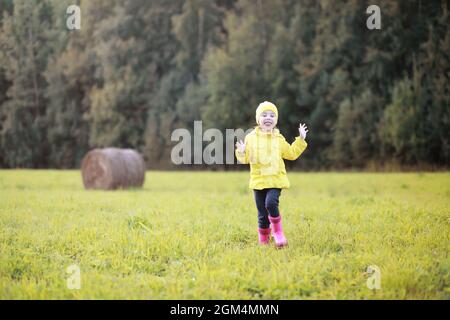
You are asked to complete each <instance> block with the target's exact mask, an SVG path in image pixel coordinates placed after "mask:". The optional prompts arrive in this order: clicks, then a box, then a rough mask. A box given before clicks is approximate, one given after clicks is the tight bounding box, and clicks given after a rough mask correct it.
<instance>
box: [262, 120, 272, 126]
mask: <svg viewBox="0 0 450 320" xmlns="http://www.w3.org/2000/svg"><path fill="white" fill-rule="evenodd" d="M264 125H266V126H270V125H272V121H264Z"/></svg>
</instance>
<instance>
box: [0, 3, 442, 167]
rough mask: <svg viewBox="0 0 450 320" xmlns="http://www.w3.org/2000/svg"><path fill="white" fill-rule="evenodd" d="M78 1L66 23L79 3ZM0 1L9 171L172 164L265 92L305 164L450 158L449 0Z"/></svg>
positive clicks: (0, 122) (4, 150)
mask: <svg viewBox="0 0 450 320" xmlns="http://www.w3.org/2000/svg"><path fill="white" fill-rule="evenodd" d="M74 3H75V4H77V5H79V7H80V9H81V29H80V30H72V31H71V30H68V29H67V26H66V19H67V14H66V8H67V7H68V6H69V5H71V4H74ZM370 4H371V3H370V1H357V0H348V1H327V0H322V1H317V0H270V1H269V0H256V1H251V0H245V1H244V0H242V1H237V0H228V1H227V0H170V1H167V0H151V1H148V0H95V1H84V0H78V1H74V0H72V1H69V0H61V1H56V0H54V1H50V0H40V1H39V0H14V1H12V0H0V167H6V168H16V167H30V168H48V167H51V168H74V167H78V166H79V164H80V161H81V159H82V157H83V156H84V154H85V153H86V152H87V151H88V150H90V149H92V148H95V147H106V146H116V147H124V148H135V149H137V150H139V151H140V152H141V153H142V154H143V155H144V158H145V159H146V162H147V166H148V167H149V168H174V167H175V166H174V165H173V164H172V163H171V161H170V152H171V149H172V147H173V146H174V144H175V143H174V142H173V141H171V139H170V137H171V133H172V132H173V131H174V130H175V129H177V128H187V129H190V130H192V128H193V125H194V121H195V120H201V121H203V126H204V127H205V128H218V129H220V130H224V132H225V129H226V128H244V129H247V128H250V127H251V126H253V125H254V124H255V123H254V122H255V121H254V113H255V109H256V107H257V105H258V104H259V103H260V102H261V101H264V100H269V101H272V102H274V103H275V104H276V105H277V106H278V108H279V117H280V118H279V128H280V130H281V131H282V133H283V134H284V135H285V136H286V138H287V140H288V141H289V140H290V141H292V140H293V138H294V137H295V136H296V135H297V132H298V131H297V128H298V124H299V122H305V123H307V124H308V128H309V129H310V132H309V135H308V143H309V147H308V151H307V152H305V154H304V156H303V161H298V162H296V163H295V164H294V165H295V166H297V167H298V168H303V169H321V168H349V167H357V168H365V167H367V166H370V165H374V164H377V165H378V164H379V165H382V164H389V163H395V164H398V165H422V164H426V165H431V166H443V167H448V166H449V165H450V134H449V133H450V108H449V99H450V95H449V87H450V86H449V77H450V67H449V66H450V59H449V52H450V39H449V28H448V25H449V15H448V7H447V1H423V0H413V1H409V0H408V1H406V0H405V1H401V0H399V1H388V0H385V1H378V6H379V7H380V9H381V29H379V30H369V29H368V28H367V26H366V21H367V19H368V17H369V16H368V14H367V13H366V9H367V7H368V6H369V5H370Z"/></svg>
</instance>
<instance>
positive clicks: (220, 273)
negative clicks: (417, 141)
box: [0, 170, 450, 299]
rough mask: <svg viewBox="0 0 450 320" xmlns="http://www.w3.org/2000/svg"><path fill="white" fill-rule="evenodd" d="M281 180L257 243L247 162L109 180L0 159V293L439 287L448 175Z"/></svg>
mask: <svg viewBox="0 0 450 320" xmlns="http://www.w3.org/2000/svg"><path fill="white" fill-rule="evenodd" d="M289 178H290V181H291V185H292V187H291V189H289V190H285V191H283V192H282V195H281V198H280V204H281V205H280V209H281V213H282V215H283V216H284V229H285V232H286V236H287V238H288V240H289V244H290V246H289V247H288V248H286V249H283V250H276V249H275V248H274V247H273V246H270V247H260V246H258V245H257V233H256V228H257V218H256V210H255V207H254V202H253V196H252V193H251V192H250V190H248V189H247V183H248V173H247V172H232V173H225V172H218V173H217V172H152V171H149V172H147V175H146V182H145V186H144V188H143V189H142V190H128V191H113V192H107V191H85V190H84V189H83V187H82V183H81V176H80V173H79V172H78V171H45V170H10V171H9V170H0V299H117V298H125V299H449V298H450V281H449V280H450V261H449V257H448V252H449V244H450V242H449V225H450V173H408V174H403V173H402V174H400V173H399V174H394V173H388V174H381V173H290V174H289ZM73 264H75V265H77V266H78V267H79V268H80V274H81V288H80V289H79V290H74V289H69V288H68V287H67V278H68V277H69V276H70V275H69V274H68V273H67V272H66V268H67V267H68V266H70V265H73ZM370 265H375V266H378V267H379V268H380V272H381V274H380V279H381V288H380V289H369V288H368V286H367V280H368V279H369V277H371V276H373V275H370V274H368V273H367V272H366V271H367V267H368V266H370Z"/></svg>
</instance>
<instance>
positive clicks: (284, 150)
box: [281, 137, 308, 160]
mask: <svg viewBox="0 0 450 320" xmlns="http://www.w3.org/2000/svg"><path fill="white" fill-rule="evenodd" d="M307 146H308V144H307V143H306V141H305V140H303V139H302V138H300V137H297V138H295V141H294V142H293V143H292V144H289V143H288V142H287V141H286V139H285V138H284V137H282V139H281V156H282V157H283V159H286V160H295V159H297V158H298V157H300V155H301V154H302V153H303V151H305V149H306V147H307Z"/></svg>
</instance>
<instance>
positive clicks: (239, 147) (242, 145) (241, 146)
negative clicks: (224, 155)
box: [236, 140, 245, 153]
mask: <svg viewBox="0 0 450 320" xmlns="http://www.w3.org/2000/svg"><path fill="white" fill-rule="evenodd" d="M236 148H237V150H238V151H239V152H240V153H244V152H245V143H244V142H242V140H240V141H238V142H236Z"/></svg>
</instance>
